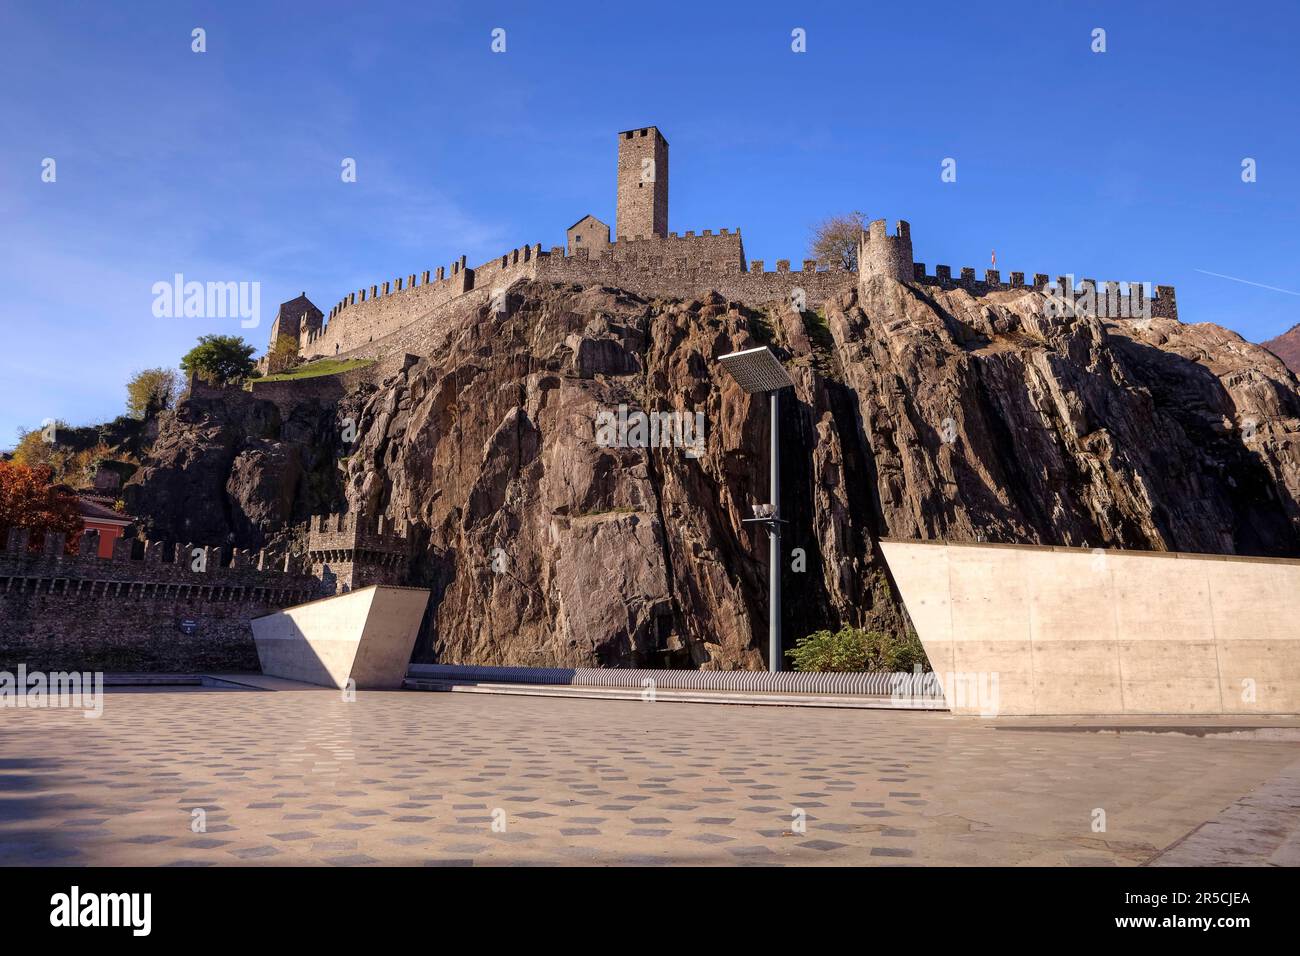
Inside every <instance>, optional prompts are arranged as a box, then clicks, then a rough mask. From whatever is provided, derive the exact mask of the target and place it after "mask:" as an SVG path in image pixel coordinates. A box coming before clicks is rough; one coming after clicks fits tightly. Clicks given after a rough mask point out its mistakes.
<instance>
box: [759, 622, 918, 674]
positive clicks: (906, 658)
mask: <svg viewBox="0 0 1300 956" xmlns="http://www.w3.org/2000/svg"><path fill="white" fill-rule="evenodd" d="M785 655H786V657H788V658H790V659H791V660H792V661H794V669H795V670H797V671H890V672H893V671H910V670H912V667H913V665H915V664H920V665H921V669H922V670H929V669H930V662H929V660H928V659H927V658H926V656H925V649H924V648H923V647H922V646H921V641H920V639H919V638H918V637H917V636H916V632H915V631H913V630H912V629H911V628H908V629H907V632H906V633H905V634H902V635H899V634H888V633H884V632H880V631H864V630H862V629H860V628H856V627H842V628H840V629H839V630H838V631H815V632H813V633H812V634H809V635H808V636H807V637H801V638H799V640H798V641H796V642H795V646H794V648H793V649H792V650H788V651H786V652H785Z"/></svg>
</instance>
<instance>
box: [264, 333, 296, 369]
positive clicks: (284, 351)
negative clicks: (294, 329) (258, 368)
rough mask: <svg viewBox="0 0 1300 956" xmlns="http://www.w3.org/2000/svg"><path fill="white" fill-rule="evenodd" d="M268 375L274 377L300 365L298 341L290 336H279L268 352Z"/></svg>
mask: <svg viewBox="0 0 1300 956" xmlns="http://www.w3.org/2000/svg"><path fill="white" fill-rule="evenodd" d="M266 355H267V362H266V366H267V373H268V374H270V375H274V374H276V373H277V372H283V371H285V370H286V369H291V368H293V367H294V366H295V365H297V364H298V340H297V339H295V338H293V336H290V335H281V336H278V337H277V338H276V340H275V345H273V346H271V348H270V349H269V350H268V351H267V353H266Z"/></svg>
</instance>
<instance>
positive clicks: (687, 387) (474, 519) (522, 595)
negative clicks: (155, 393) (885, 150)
mask: <svg viewBox="0 0 1300 956" xmlns="http://www.w3.org/2000/svg"><path fill="white" fill-rule="evenodd" d="M1042 303H1043V299H1042V296H1041V295H1040V294H1039V293H1035V292H1032V291H1027V290H1015V291H1004V292H996V293H991V294H989V295H987V296H983V297H980V298H974V297H972V296H971V295H970V294H969V293H967V292H966V291H964V290H962V289H959V288H958V289H953V290H947V291H943V290H940V289H937V288H933V287H925V288H922V287H919V286H914V285H911V284H904V283H900V282H897V281H895V280H893V279H890V278H886V277H876V278H872V279H869V280H868V281H867V282H865V283H864V285H863V287H862V288H861V289H860V290H855V291H850V292H846V293H844V294H843V295H841V296H839V297H838V298H835V299H832V300H830V301H828V302H827V304H826V305H825V307H824V308H823V309H822V310H821V311H820V312H818V313H804V314H799V313H796V312H794V311H792V310H789V309H783V308H771V309H767V310H764V311H758V310H753V309H750V308H747V307H746V306H745V305H744V304H739V303H728V302H727V301H725V300H724V299H722V298H721V297H720V296H718V295H716V294H714V295H711V296H707V297H705V298H703V299H701V300H697V301H693V302H678V301H662V300H653V301H648V300H646V299H643V298H639V297H637V296H635V295H632V294H628V293H625V292H622V291H620V290H617V289H608V288H600V287H591V286H589V287H580V286H565V285H554V284H542V283H537V282H523V283H519V284H517V285H515V286H514V287H512V289H511V290H510V293H509V296H508V307H507V310H506V312H505V313H504V314H494V313H490V312H489V310H488V308H487V306H486V305H484V304H483V300H482V299H477V300H474V301H473V302H467V304H466V308H465V309H464V310H462V311H461V312H460V313H453V314H451V315H447V314H445V313H444V314H442V315H441V316H440V318H439V322H440V324H439V326H438V328H437V329H436V330H435V331H434V334H432V335H431V337H430V339H429V345H428V347H427V348H424V349H422V351H423V353H424V354H423V355H422V356H421V357H420V359H419V360H418V361H416V362H415V363H414V364H410V365H408V366H407V367H406V368H404V369H403V370H402V371H401V372H399V373H397V374H395V375H392V376H390V377H389V378H387V379H385V380H384V381H382V382H380V383H378V384H377V387H374V388H367V389H363V390H362V391H360V392H357V393H354V394H353V395H351V396H349V398H348V399H347V400H346V402H345V403H343V404H342V405H340V406H339V407H336V408H330V407H325V406H321V405H319V404H316V403H308V404H305V405H303V406H301V407H299V408H296V409H294V411H293V413H292V415H291V417H290V419H289V420H288V421H280V420H279V419H278V413H277V415H276V416H273V415H272V414H271V411H274V409H273V408H272V409H271V410H270V411H268V410H267V409H264V408H260V407H258V404H259V403H252V404H250V402H251V399H247V400H245V399H244V398H239V399H236V400H233V401H232V402H231V404H230V406H229V408H221V407H218V406H219V405H220V403H216V404H213V403H212V402H211V401H209V402H208V404H207V405H205V406H203V407H201V408H200V407H196V403H190V406H189V407H188V408H184V409H182V411H181V413H179V414H178V415H177V416H176V419H175V421H174V422H171V423H169V424H168V425H167V427H165V429H164V433H163V434H162V435H161V436H160V437H159V440H158V442H157V443H155V446H154V459H153V460H151V461H150V462H149V463H148V464H147V466H146V468H144V469H143V470H142V474H141V475H138V476H137V477H136V479H134V481H133V485H134V487H135V488H136V497H135V498H134V499H133V500H132V501H131V502H130V504H131V506H132V507H133V508H135V509H136V510H137V511H139V512H147V513H148V514H149V515H150V520H151V521H153V522H154V523H155V526H156V527H158V528H162V529H166V530H173V529H178V528H184V529H185V534H186V535H188V536H189V537H192V538H194V539H196V540H198V539H200V537H201V536H200V529H199V528H196V527H194V525H195V523H196V522H198V521H199V520H200V514H199V512H201V520H202V521H203V522H205V523H206V524H205V527H211V528H212V529H214V530H220V531H221V532H222V533H223V534H226V535H229V536H231V537H232V538H233V539H235V540H237V541H239V543H240V544H241V545H242V546H255V545H257V544H260V543H261V542H255V541H252V540H251V539H252V538H253V537H255V536H256V535H258V534H262V535H267V534H270V533H271V530H272V529H274V528H276V527H280V526H281V525H279V524H277V523H283V522H294V521H299V520H302V519H303V518H304V517H305V516H306V514H307V513H309V512H311V511H327V510H338V508H339V507H340V506H344V505H345V506H346V508H347V509H348V510H350V511H358V512H365V513H368V514H372V515H374V514H380V513H382V514H385V515H387V516H389V517H390V518H392V519H394V520H396V521H403V520H407V521H410V522H411V523H412V526H413V528H414V529H415V533H416V535H417V553H416V556H415V559H414V561H413V562H412V566H411V567H412V572H411V573H412V580H411V582H410V583H412V584H420V585H424V586H428V587H430V588H432V589H433V591H434V597H433V601H432V602H431V606H432V611H431V613H430V614H429V617H428V620H427V624H426V630H425V633H424V634H423V636H422V640H421V644H420V646H419V648H420V649H419V652H418V653H419V654H421V655H422V656H424V657H425V658H426V659H436V660H440V661H444V662H450V663H479V664H535V665H553V666H567V665H574V666H576V665H605V666H660V665H662V666H688V667H689V666H694V667H710V668H743V667H749V668H754V667H761V666H763V655H764V650H763V648H764V646H765V643H766V551H767V543H766V538H765V536H764V535H763V533H762V532H761V531H758V530H754V526H753V525H743V524H742V523H741V522H742V519H743V518H745V517H748V516H749V515H750V506H751V505H752V504H753V503H755V502H761V501H764V500H766V495H767V405H766V401H765V400H763V399H762V397H761V396H760V397H750V396H746V395H745V394H743V393H742V392H741V391H740V390H739V389H738V388H737V387H736V386H735V385H734V384H733V383H732V382H731V381H730V380H729V379H728V378H727V377H726V375H725V373H723V372H722V371H721V370H720V369H719V367H718V365H717V363H716V359H717V357H718V356H719V355H721V354H723V353H725V352H729V351H732V350H735V349H741V348H748V347H752V346H755V345H758V344H771V345H772V346H773V348H774V349H776V350H777V351H778V353H779V354H780V355H781V357H782V358H783V359H784V360H785V361H786V364H787V366H788V367H789V369H790V372H791V376H792V378H793V379H794V381H795V388H794V390H793V397H792V399H788V400H786V401H784V402H783V408H782V423H781V425H782V432H783V462H782V489H783V512H784V517H785V518H786V519H787V520H788V521H789V525H788V526H787V531H786V534H785V539H784V541H785V545H786V552H787V553H786V556H785V564H784V567H783V582H784V587H785V608H784V619H785V630H786V635H787V641H789V642H791V643H792V642H793V639H794V638H795V637H797V636H800V635H802V634H805V633H808V632H810V631H812V630H815V629H817V628H820V627H825V626H838V625H840V624H853V625H858V626H866V627H877V628H888V629H897V628H900V627H902V626H904V625H903V620H904V618H903V614H902V612H901V609H900V605H899V603H898V601H897V598H896V595H895V594H894V593H893V591H892V589H891V586H890V583H889V578H888V575H887V572H886V569H885V566H884V565H883V563H882V560H881V558H880V555H879V552H878V545H877V544H876V541H877V539H878V538H879V537H882V536H886V535H888V536H894V537H899V538H949V539H954V540H986V541H1009V542H1010V541H1019V542H1033V543H1049V544H1062V545H1089V546H1094V547H1096V546H1106V547H1123V548H1138V549H1155V550H1181V551H1194V552H1215V553H1233V554H1259V555H1290V556H1296V555H1300V390H1298V386H1297V381H1296V379H1295V377H1294V375H1292V374H1291V373H1290V372H1289V371H1288V370H1287V369H1286V367H1285V366H1284V365H1283V364H1282V362H1280V361H1279V360H1278V359H1277V358H1276V357H1274V356H1273V355H1272V354H1270V353H1269V352H1266V351H1264V350H1263V349H1260V348H1258V347H1256V346H1252V345H1250V344H1249V343H1247V342H1245V341H1244V340H1242V339H1241V338H1240V337H1238V336H1236V335H1235V334H1233V333H1231V332H1228V331H1226V330H1224V329H1221V328H1218V327H1216V326H1211V325H1182V324H1180V323H1179V322H1177V321H1176V320H1172V319H1150V320H1145V321H1133V320H1120V321H1115V322H1111V321H1103V320H1099V319H1096V318H1086V317H1074V318H1060V317H1049V316H1047V315H1046V314H1045V312H1044V309H1043V306H1042ZM260 404H263V405H264V404H266V403H260ZM345 406H346V407H345ZM620 406H626V408H627V409H630V410H632V411H633V412H635V411H636V410H645V411H657V412H671V411H681V412H689V413H694V412H697V411H698V412H703V414H704V421H705V426H706V441H705V442H704V444H703V446H702V448H698V449H697V448H684V447H656V448H644V447H618V446H613V447H611V446H608V445H605V444H602V442H601V441H600V440H598V435H597V422H598V416H599V415H600V414H601V413H602V412H604V413H616V412H617V410H618V409H619V407H620ZM345 421H347V422H350V423H351V424H352V425H354V426H355V440H354V441H352V442H351V443H346V444H345V443H343V442H342V440H341V439H340V438H339V437H338V436H339V435H340V434H344V435H347V436H349V437H350V436H351V431H350V430H347V429H344V430H340V429H341V426H342V424H343V423H344V422H345ZM331 469H333V471H332V472H331ZM196 502H220V505H219V507H218V506H215V505H209V506H207V507H204V508H201V509H199V512H196V510H195V503H196ZM187 518H188V519H189V521H190V524H189V525H186V524H185V520H186V519H187Z"/></svg>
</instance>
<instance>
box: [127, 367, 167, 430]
mask: <svg viewBox="0 0 1300 956" xmlns="http://www.w3.org/2000/svg"><path fill="white" fill-rule="evenodd" d="M180 387H181V381H180V376H179V375H177V374H176V370H175V369H173V368H147V369H145V370H144V371H141V372H136V373H135V374H134V375H133V376H131V380H130V381H129V382H127V383H126V410H127V412H128V413H129V414H130V415H131V417H132V418H139V419H143V420H146V421H147V420H148V419H150V418H153V417H154V416H155V415H157V414H158V413H159V412H161V411H166V410H167V409H169V408H171V407H172V406H173V405H175V404H176V397H177V396H178V395H179V394H180Z"/></svg>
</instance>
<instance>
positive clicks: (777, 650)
mask: <svg viewBox="0 0 1300 956" xmlns="http://www.w3.org/2000/svg"><path fill="white" fill-rule="evenodd" d="M780 394H781V393H780V392H779V391H773V392H772V401H771V407H772V411H771V417H772V422H771V427H772V461H771V469H772V477H771V480H770V484H769V487H770V488H771V492H772V524H771V525H770V527H771V532H770V534H769V538H768V543H769V547H770V554H769V560H768V569H767V589H768V615H769V616H768V622H767V644H768V648H767V662H768V663H767V669H768V670H769V671H771V672H772V673H773V674H775V673H776V672H777V671H779V670H780V669H781V522H780V520H779V519H780V517H781V438H780V434H781V432H780V427H781V426H780V420H781V399H780V398H779V396H780Z"/></svg>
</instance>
